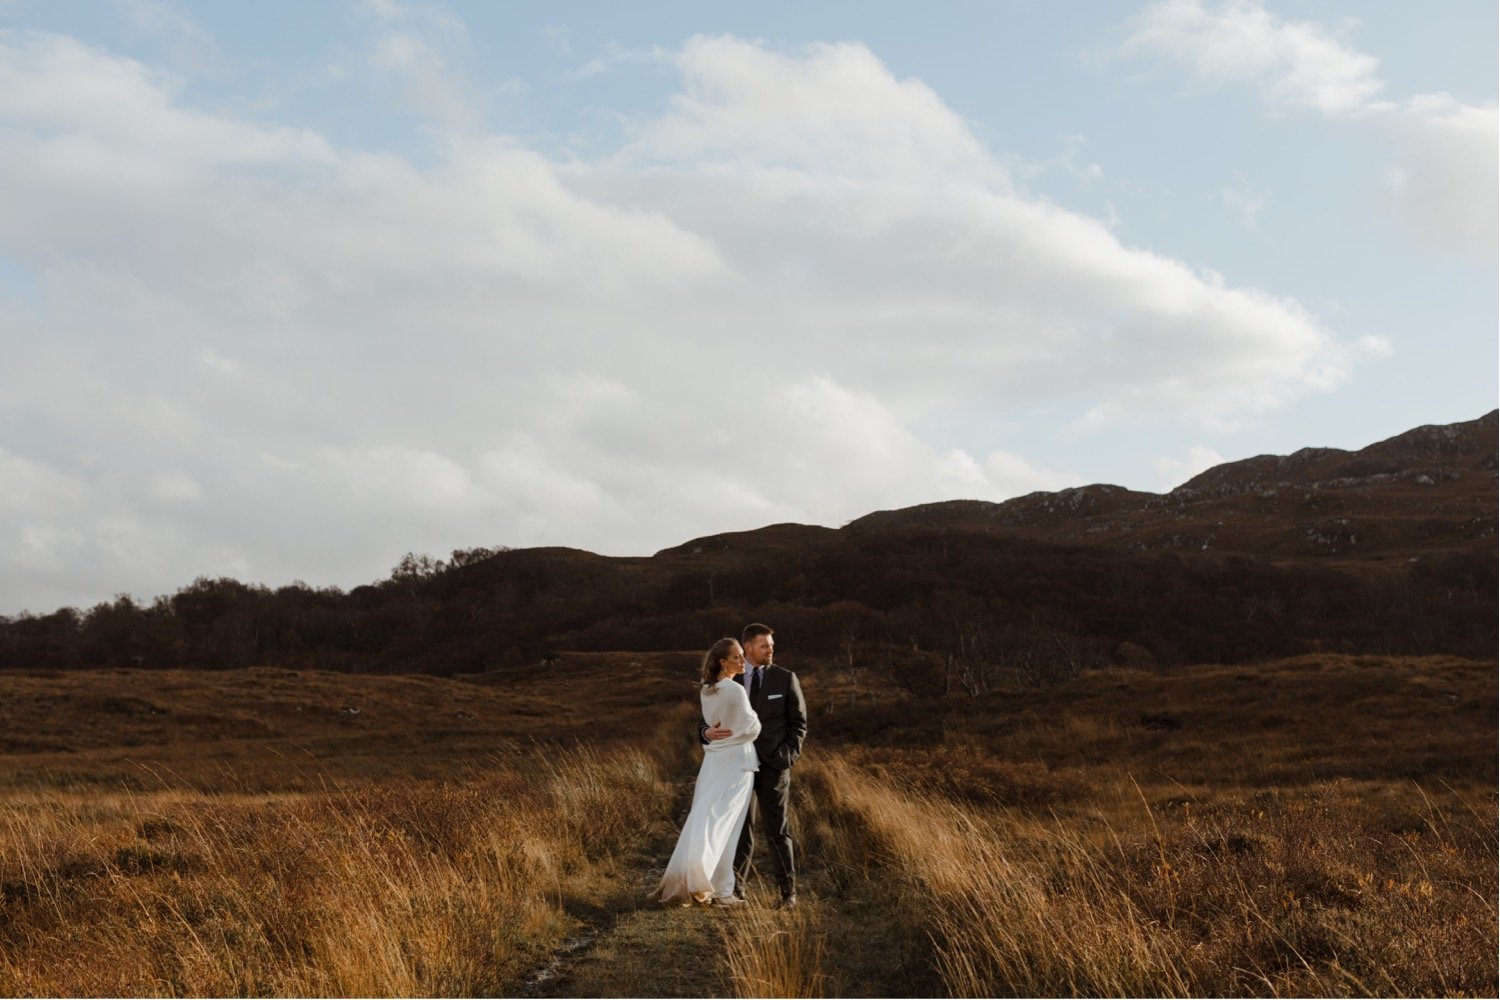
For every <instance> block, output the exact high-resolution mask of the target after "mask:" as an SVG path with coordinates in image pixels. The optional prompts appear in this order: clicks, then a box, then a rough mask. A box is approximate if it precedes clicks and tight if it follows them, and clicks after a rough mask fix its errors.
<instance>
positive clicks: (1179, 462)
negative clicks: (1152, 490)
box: [1152, 444, 1224, 490]
mask: <svg viewBox="0 0 1500 1000" xmlns="http://www.w3.org/2000/svg"><path fill="white" fill-rule="evenodd" d="M1223 463H1224V456H1223V455H1220V454H1219V453H1218V452H1217V451H1214V450H1213V449H1212V448H1209V447H1207V446H1206V445H1201V444H1198V445H1193V447H1191V448H1189V449H1188V453H1187V455H1186V457H1183V458H1174V457H1171V456H1166V457H1163V458H1158V459H1157V460H1156V461H1155V462H1153V463H1152V468H1153V469H1155V470H1156V480H1157V482H1158V483H1159V484H1160V485H1161V488H1162V489H1163V490H1170V489H1173V488H1174V487H1177V486H1181V485H1182V484H1183V483H1185V482H1187V481H1188V480H1189V479H1192V478H1193V477H1194V476H1196V475H1197V474H1198V473H1200V472H1205V471H1207V470H1208V469H1212V468H1213V467H1214V466H1216V465H1222V464H1223Z"/></svg>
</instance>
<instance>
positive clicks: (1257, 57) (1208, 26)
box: [1121, 0, 1382, 115]
mask: <svg viewBox="0 0 1500 1000" xmlns="http://www.w3.org/2000/svg"><path fill="white" fill-rule="evenodd" d="M1132 27H1133V28H1134V31H1133V33H1132V34H1131V36H1130V37H1129V38H1128V39H1127V40H1126V41H1125V43H1124V44H1123V46H1122V47H1121V48H1122V51H1123V52H1124V53H1125V54H1126V55H1157V56H1166V57H1168V58H1170V59H1173V60H1175V61H1177V62H1179V63H1181V64H1183V65H1184V66H1185V67H1186V68H1187V69H1188V70H1189V71H1190V72H1191V73H1192V74H1193V75H1194V77H1196V78H1197V79H1198V80H1200V81H1202V82H1204V83H1206V84H1211V85H1222V84H1231V83H1232V84H1253V85H1257V86H1259V87H1260V89H1261V94H1262V96H1263V97H1264V98H1265V99H1266V101H1267V102H1269V103H1271V104H1274V105H1283V106H1290V107H1305V108H1312V109H1314V110H1317V111H1321V112H1323V113H1324V114H1329V115H1335V114H1349V113H1353V112H1359V111H1362V110H1365V109H1366V108H1367V107H1368V106H1369V103H1370V101H1371V99H1372V98H1373V97H1374V96H1375V94H1376V93H1378V92H1379V91H1380V89H1381V86H1382V85H1381V82H1380V78H1379V76H1378V75H1377V70H1378V69H1379V62H1378V61H1377V60H1376V59H1375V58H1373V57H1372V56H1368V55H1365V54H1364V53H1362V52H1359V51H1356V50H1355V49H1352V48H1350V47H1348V46H1347V45H1345V44H1344V43H1343V42H1342V41H1341V40H1340V39H1338V38H1337V37H1336V36H1334V35H1332V34H1330V33H1329V32H1328V31H1326V30H1325V29H1324V28H1322V27H1321V26H1319V25H1317V24H1314V23H1311V22H1306V21H1282V20H1280V19H1278V18H1277V17H1275V16H1274V15H1273V14H1271V13H1270V12H1268V11H1267V10H1266V9H1265V8H1264V7H1262V6H1261V5H1260V4H1259V3H1254V2H1247V0H1237V2H1230V3H1224V4H1221V5H1219V7H1218V8H1217V9H1215V10H1210V9H1209V8H1207V7H1205V6H1204V4H1203V3H1202V0H1162V2H1160V3H1155V4H1152V5H1151V6H1149V7H1147V8H1146V9H1145V10H1144V11H1142V12H1141V14H1139V15H1138V16H1136V17H1135V18H1133V19H1132Z"/></svg>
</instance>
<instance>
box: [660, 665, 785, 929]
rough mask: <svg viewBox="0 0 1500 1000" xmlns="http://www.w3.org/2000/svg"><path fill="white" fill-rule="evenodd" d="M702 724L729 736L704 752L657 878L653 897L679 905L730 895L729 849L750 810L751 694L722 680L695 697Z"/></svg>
mask: <svg viewBox="0 0 1500 1000" xmlns="http://www.w3.org/2000/svg"><path fill="white" fill-rule="evenodd" d="M700 700H701V702H702V704H703V720H704V721H705V722H707V723H709V724H710V725H715V724H717V725H719V726H722V727H724V728H725V729H728V730H730V731H731V732H732V733H733V734H734V735H732V736H728V737H725V738H724V739H722V740H715V741H713V742H712V743H709V744H708V745H707V746H705V747H704V748H703V764H702V765H701V766H700V767H699V768H698V783H697V784H696V785H695V786H694V787H693V808H692V810H691V811H690V812H689V813H688V818H687V822H686V823H684V824H683V827H682V833H681V834H680V835H679V836H678V837H677V848H676V849H675V850H674V851H672V860H670V861H668V862H667V870H666V872H664V873H663V874H662V877H661V886H660V892H659V895H658V898H659V899H660V900H661V901H662V902H663V903H681V904H683V905H684V906H685V905H687V904H688V903H691V902H692V901H693V900H697V901H698V902H700V903H703V902H708V901H709V900H710V899H713V898H715V897H718V898H723V897H725V896H729V895H731V894H732V893H733V892H734V848H735V845H736V844H737V843H738V842H739V839H740V828H741V827H742V826H744V825H745V815H746V813H747V812H748V811H749V809H750V789H751V784H752V783H753V782H754V780H755V772H756V771H757V770H758V769H759V768H760V759H759V758H758V757H757V756H756V755H755V746H754V743H755V738H756V737H757V736H759V735H760V719H759V718H758V717H757V716H756V714H755V712H754V711H752V710H751V708H750V695H749V694H748V693H747V692H746V691H745V689H744V687H743V686H742V685H740V684H739V683H738V682H736V681H734V680H730V679H728V678H725V679H724V680H722V681H720V682H719V683H718V684H715V685H714V686H713V687H704V688H703V692H702V694H701V695H700Z"/></svg>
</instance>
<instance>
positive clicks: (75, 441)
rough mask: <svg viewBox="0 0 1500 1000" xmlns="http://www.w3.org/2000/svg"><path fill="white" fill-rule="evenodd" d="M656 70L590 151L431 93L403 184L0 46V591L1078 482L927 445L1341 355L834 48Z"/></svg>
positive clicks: (730, 49) (922, 92)
mask: <svg viewBox="0 0 1500 1000" xmlns="http://www.w3.org/2000/svg"><path fill="white" fill-rule="evenodd" d="M410 10H411V8H406V7H397V6H395V5H392V4H390V3H380V4H375V5H373V6H372V13H373V15H374V19H375V21H376V23H377V24H379V25H382V26H384V27H385V28H388V29H389V30H391V31H404V30H407V29H408V28H409V26H410V18H411V16H412V15H411V13H410ZM439 29H441V25H439ZM424 30H426V29H424ZM435 30H437V29H435ZM440 33H441V32H440ZM424 37H425V36H424ZM673 64H674V65H675V66H676V67H677V69H678V71H679V72H680V73H681V76H682V92H681V93H680V94H679V95H678V96H677V98H676V99H675V100H674V101H673V102H672V103H671V105H670V106H669V108H668V109H667V110H666V111H665V112H664V113H662V114H660V115H658V116H656V117H647V118H642V119H640V120H637V121H635V122H633V123H631V124H632V127H631V131H630V136H631V138H630V140H629V141H628V142H627V143H626V144H625V145H624V146H623V147H621V148H620V149H619V150H617V151H616V152H615V153H614V154H612V155H609V156H607V157H603V158H601V159H597V160H581V159H580V160H575V161H569V162H566V163H559V162H556V161H554V160H551V159H549V158H547V157H546V156H544V155H542V154H541V153H539V152H537V151H535V150H533V149H530V148H528V147H527V146H526V145H525V144H524V143H523V142H521V141H519V140H518V139H516V138H514V137H507V136H498V135H488V134H478V133H476V131H475V128H476V126H475V125H474V124H473V121H472V120H466V121H462V122H457V123H455V119H454V118H453V117H452V116H450V115H449V114H448V112H447V111H445V110H443V109H442V108H441V107H438V106H435V107H434V108H432V109H431V111H432V114H433V115H434V116H435V119H436V121H437V123H438V126H437V127H438V130H439V131H438V134H440V135H441V136H442V137H443V141H442V142H441V144H440V146H441V149H442V156H441V157H440V158H439V159H438V160H437V162H435V163H432V164H422V165H419V164H417V163H414V162H411V161H409V160H406V159H403V158H401V157H398V156H395V155H392V154H379V153H372V152H369V151H365V150H361V149H353V148H340V147H337V146H335V145H334V144H333V143H331V142H329V141H327V140H326V139H325V138H324V137H322V136H320V135H318V134H316V133H313V132H310V131H308V130H305V129H299V128H294V127H290V126H277V125H264V124H254V123H248V122H244V121H241V120H238V119H235V118H233V117H230V116H226V115H216V114H213V113H210V112H208V111H204V110H195V109H190V108H188V107H187V106H185V104H184V102H183V101H182V100H181V99H180V97H179V93H180V91H181V89H182V87H183V86H184V83H183V81H181V80H180V79H178V78H176V77H174V76H172V75H170V74H165V73H162V72H160V71H158V70H156V69H153V68H150V67H147V66H144V65H142V64H140V63H137V62H134V61H131V60H128V59H124V58H121V57H119V56H117V55H114V54H112V53H109V52H105V51H101V50H98V49H93V48H89V47H87V46H83V45H80V44H78V43H77V42H74V41H72V40H70V39H66V38H60V37H57V36H52V35H45V34H40V33H16V32H6V33H0V129H3V130H5V133H6V142H5V143H4V144H3V145H0V189H3V190H5V191H6V192H7V197H6V198H5V199H3V200H0V256H3V257H4V258H5V259H6V260H8V261H11V262H14V264H15V265H16V266H18V267H20V268H23V269H26V270H27V271H28V272H29V273H32V274H34V275H35V276H36V278H37V282H36V283H37V287H38V289H39V292H38V296H39V299H38V304H37V305H36V307H35V308H34V309H31V310H29V311H27V312H25V313H22V314H18V315H16V316H13V317H10V321H9V322H8V323H7V326H6V328H5V330H4V332H3V334H0V336H3V337H4V340H5V349H6V352H7V366H6V368H5V370H4V371H0V431H3V433H4V434H5V435H6V437H5V438H0V442H5V443H6V444H7V446H8V447H10V448H11V452H12V453H14V454H12V456H11V458H10V459H9V461H10V462H11V464H12V465H14V467H15V469H16V470H19V471H17V472H16V476H17V481H24V482H28V483H31V484H33V485H32V486H30V487H28V490H29V492H24V493H21V494H19V495H21V496H27V497H33V496H34V497H38V498H41V499H35V500H28V501H26V503H27V504H29V506H28V507H27V508H26V516H25V517H18V518H15V519H12V520H7V521H5V522H4V525H3V527H0V566H3V567H5V568H6V569H7V570H8V569H9V568H11V567H16V568H18V569H19V570H24V572H8V571H7V572H5V573H3V574H0V578H3V579H4V580H5V581H6V582H5V583H4V585H3V586H0V605H10V606H12V607H14V606H17V605H20V604H31V605H32V606H44V605H45V604H46V602H47V601H48V600H51V601H52V602H53V603H58V602H60V601H62V600H80V599H95V597H97V596H108V595H109V594H112V593H113V592H115V591H116V590H121V589H137V590H138V591H139V592H144V593H150V592H160V591H164V590H170V589H171V588H172V587H174V586H177V585H180V584H182V583H185V582H187V581H189V580H191V579H192V578H193V577H195V576H197V575H199V574H209V575H216V574H220V573H231V574H235V575H239V576H242V577H248V578H251V579H257V580H264V581H268V582H273V583H274V582H281V581H285V580H289V579H296V578H301V579H306V580H308V581H310V582H313V583H334V582H336V583H343V584H349V583H353V582H358V581H361V580H367V579H370V578H373V577H375V576H378V575H380V574H381V573H383V572H384V571H386V570H387V569H389V567H390V566H391V565H393V564H394V563H395V561H396V560H397V559H398V558H399V557H400V555H401V554H402V553H403V552H405V551H407V550H411V549H415V550H419V551H424V550H425V551H430V552H438V553H441V552H445V551H447V550H448V549H450V548H456V547H460V546H463V547H467V546H472V545H476V544H497V543H504V544H511V545H530V544H544V543H545V544H568V545H576V546H581V547H587V548H592V549H595V550H597V551H605V552H612V553H641V552H648V551H652V550H654V549H656V548H660V547H663V546H666V545H671V544H676V543H677V542H680V541H681V540H683V539H685V538H689V537H692V536H694V535H698V534H706V533H711V532H716V531H723V530H730V529H735V528H751V527H756V526H758V525H761V524H765V523H768V522H773V521H783V520H798V521H813V522H820V523H840V522H842V521H844V520H847V519H849V518H852V517H856V516H859V515H861V514H863V513H866V512H868V511H870V510H873V509H877V508H884V507H894V506H902V505H907V504H912V503H918V502H923V501H930V500H941V499H948V498H951V497H955V496H967V497H980V498H986V499H1001V498H1003V497H1005V496H1010V495H1015V494H1019V493H1025V492H1029V491H1031V490H1035V489H1051V488H1058V487H1060V486H1066V485H1077V484H1078V483H1079V482H1080V480H1079V479H1078V477H1076V476H1075V475H1072V474H1070V473H1068V472H1066V471H1060V470H1057V469H1054V468H1051V467H1050V464H1049V462H1048V460H1047V459H1046V458H1045V456H1037V455H1035V454H1034V453H1032V452H1031V451H1030V446H1029V445H1028V443H1027V442H1024V441H1017V440H1002V439H997V440H993V441H986V442H983V443H982V444H981V445H978V446H974V445H970V446H969V447H967V448H965V447H959V446H957V445H956V444H955V442H953V441H949V440H944V439H943V438H942V435H941V434H940V433H935V432H931V431H929V432H926V433H919V432H918V430H916V428H918V427H929V428H930V427H935V426H943V425H944V422H945V421H947V420H949V419H950V418H951V422H955V423H956V422H962V421H963V420H964V419H965V418H966V417H967V416H970V415H972V414H975V413H981V412H982V413H992V412H994V411H996V410H1002V411H1003V410H1005V409H1006V408H1010V407H1026V406H1031V405H1035V404H1038V403H1042V404H1046V405H1049V406H1052V407H1054V408H1056V409H1057V410H1058V411H1059V412H1062V413H1065V414H1067V417H1066V418H1064V419H1071V420H1073V421H1074V422H1075V423H1077V424H1078V425H1079V426H1080V427H1083V428H1086V427H1088V426H1090V425H1093V424H1098V423H1107V422H1112V421H1118V420H1137V419H1158V418H1162V417H1170V418H1173V419H1180V420H1184V421H1186V422H1188V423H1204V422H1209V423H1212V422H1219V423H1223V422H1228V421H1233V420H1235V419H1239V418H1242V417H1243V416H1244V415H1246V414H1252V413H1256V412H1260V411H1264V410H1266V409H1268V408H1271V407H1275V406H1277V405H1279V404H1280V403H1281V402H1283V401H1284V400H1286V399H1289V398H1292V397H1294V396H1296V395H1298V394H1301V393H1306V392H1312V391H1319V390H1322V389H1325V388H1327V387H1329V386H1331V385H1334V384H1337V383H1338V382H1339V381H1340V380H1342V379H1344V378H1347V377H1348V375H1349V372H1350V370H1351V367H1352V365H1353V364H1354V363H1355V361H1356V360H1357V358H1358V357H1359V356H1360V355H1361V354H1362V352H1363V351H1364V349H1365V348H1364V347H1363V346H1361V345H1360V344H1358V343H1350V342H1347V341H1345V340H1342V339H1340V338H1339V337H1338V336H1336V335H1335V334H1334V333H1333V332H1332V331H1331V330H1329V329H1328V328H1326V327H1325V326H1324V325H1323V324H1322V323H1321V322H1320V321H1319V320H1318V318H1317V317H1315V316H1313V315H1311V314H1310V313H1308V312H1307V311H1306V310H1305V309H1304V308H1302V307H1301V306H1300V305H1299V304H1298V303H1296V302H1295V301H1291V300H1288V299H1284V298H1280V297H1277V296H1275V295H1273V294H1270V293H1267V292H1264V291H1260V290H1257V289H1253V288H1244V287H1237V286H1235V285H1233V284H1232V283H1230V282H1229V281H1228V280H1226V279H1224V278H1222V277H1219V276H1216V275H1213V274H1209V273H1206V272H1200V271H1198V270H1195V269H1194V268H1192V267H1190V266H1189V265H1187V264H1185V263H1183V262H1181V261H1177V260H1173V259H1170V258H1167V257H1164V256H1161V255H1159V254H1154V253H1151V252H1148V251H1145V250H1142V249H1139V248H1134V247H1129V246H1125V245H1123V244H1122V243H1121V242H1120V241H1119V239H1118V238H1117V237H1116V236H1115V235H1113V234H1112V233H1111V232H1110V229H1109V226H1108V224H1107V223H1105V222H1102V221H1100V220H1096V219H1092V218H1089V217H1086V216H1083V215H1079V214H1077V213H1074V212H1069V211H1066V210H1064V209H1062V208H1060V207H1058V206H1057V205H1054V204H1051V203H1049V202H1046V201H1045V200H1040V199H1036V198H1033V197H1029V196H1027V195H1025V194H1023V193H1019V192H1018V191H1017V190H1016V188H1015V187H1014V186H1013V185H1012V184H1011V183H1010V177H1009V175H1008V172H1007V168H1006V166H1005V160H1004V158H1003V156H1001V155H999V154H996V153H993V152H992V151H990V150H988V149H986V148H985V147H984V145H983V144H982V143H981V142H979V141H978V140H977V139H976V138H975V136H974V135H973V133H972V131H971V130H970V129H969V127H968V125H967V124H966V123H965V122H964V121H963V120H962V118H961V117H960V116H958V115H957V114H955V113H954V112H953V111H952V110H951V109H950V108H948V107H947V106H946V105H945V104H944V102H943V101H942V100H941V98H940V97H939V96H938V95H937V94H936V93H934V92H933V91H932V90H931V88H929V87H927V86H925V85H924V84H922V83H921V82H919V81H915V80H902V79H898V78H897V77H895V76H894V75H893V74H892V73H891V72H890V71H889V69H887V68H886V67H885V66H884V65H883V64H882V63H881V62H880V60H879V59H877V58H876V57H875V56H874V55H873V54H872V53H871V52H869V51H868V50H867V49H865V48H863V47H862V46H858V45H832V46H816V47H812V48H809V49H806V50H800V51H796V52H778V51H773V50H771V49H768V48H766V47H765V46H761V45H756V44H752V43H747V42H743V41H739V40H736V39H730V38H712V39H704V38H699V39H694V40H692V41H690V42H688V43H687V44H686V45H685V46H684V47H683V49H682V50H681V51H680V52H679V53H678V54H676V56H675V57H674V63H673ZM424 65H425V64H424ZM428 69H430V70H431V71H432V72H433V73H435V74H437V75H438V76H439V77H442V75H443V74H444V73H446V72H447V71H448V68H447V66H446V64H444V63H442V62H441V61H439V62H434V63H431V64H430V65H428ZM424 71H425V70H424ZM382 72H383V71H382ZM438 103H439V104H441V102H438ZM459 117H463V116H459ZM445 123H446V124H445ZM21 428H26V429H27V430H26V434H27V436H28V442H27V443H28V450H27V451H26V454H28V455H31V456H32V457H31V458H29V459H25V460H21V459H19V458H16V457H15V455H18V454H20V449H19V448H18V447H14V446H11V444H10V442H12V441H14V440H15V438H17V437H19V435H20V434H21ZM0 457H3V456H0ZM43 459H45V460H43ZM22 462H31V463H33V464H32V465H27V464H18V463H22ZM38 463H39V464H38ZM7 468H9V467H7ZM27 477H29V478H27ZM48 497H52V498H53V499H51V500H49V499H47V498H48ZM12 502H13V503H19V502H20V501H14V500H13V501H12ZM38 581H44V583H45V585H43V583H39V582H38ZM38 595H41V596H38ZM66 595H95V597H87V596H86V597H82V598H81V597H68V596H66Z"/></svg>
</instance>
